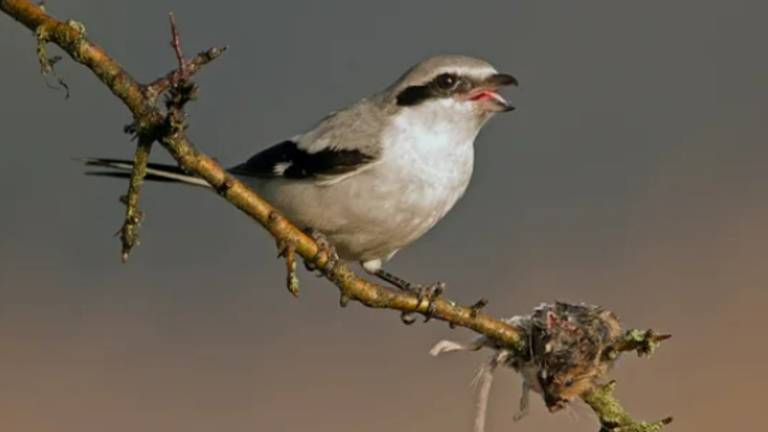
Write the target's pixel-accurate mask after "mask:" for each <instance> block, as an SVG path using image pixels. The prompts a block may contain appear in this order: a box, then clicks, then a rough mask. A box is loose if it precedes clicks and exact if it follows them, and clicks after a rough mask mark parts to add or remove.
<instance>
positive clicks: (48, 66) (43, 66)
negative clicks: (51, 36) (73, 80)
mask: <svg viewBox="0 0 768 432" xmlns="http://www.w3.org/2000/svg"><path fill="white" fill-rule="evenodd" d="M40 7H41V8H43V5H42V4H41V5H40ZM35 37H36V38H37V49H36V51H37V61H38V63H39V64H40V73H41V74H42V75H43V79H44V80H45V85H46V87H48V88H50V89H54V90H62V89H64V99H69V85H67V83H66V82H64V80H63V79H62V78H61V77H59V75H58V74H57V73H56V70H55V69H54V66H55V65H56V63H58V62H59V61H61V59H62V57H61V56H53V57H50V58H49V57H48V53H47V51H46V49H45V45H46V44H47V43H48V32H47V31H46V29H45V27H43V26H40V27H38V28H37V29H36V30H35ZM48 75H53V77H54V78H56V82H58V83H59V86H60V87H56V86H55V85H52V84H51V83H50V82H49V81H48Z"/></svg>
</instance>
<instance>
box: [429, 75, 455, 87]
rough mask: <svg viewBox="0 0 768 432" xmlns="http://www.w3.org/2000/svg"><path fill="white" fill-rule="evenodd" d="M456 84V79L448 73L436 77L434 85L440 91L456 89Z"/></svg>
mask: <svg viewBox="0 0 768 432" xmlns="http://www.w3.org/2000/svg"><path fill="white" fill-rule="evenodd" d="M458 82H459V80H458V79H457V78H456V76H455V75H453V74H449V73H444V74H440V75H438V76H437V78H435V84H436V85H437V87H439V88H440V89H441V90H451V89H452V88H454V87H456V83H458Z"/></svg>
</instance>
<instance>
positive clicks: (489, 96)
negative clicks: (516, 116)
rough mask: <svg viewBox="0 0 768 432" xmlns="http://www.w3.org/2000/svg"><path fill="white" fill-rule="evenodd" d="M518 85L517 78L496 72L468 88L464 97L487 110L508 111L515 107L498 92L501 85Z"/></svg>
mask: <svg viewBox="0 0 768 432" xmlns="http://www.w3.org/2000/svg"><path fill="white" fill-rule="evenodd" d="M508 86H515V87H517V86H518V82H517V79H516V78H515V77H513V76H512V75H508V74H503V73H497V74H494V75H491V76H490V77H488V78H486V79H485V80H484V81H483V82H482V83H480V85H479V86H478V87H477V88H475V89H472V90H470V91H469V92H468V93H467V94H466V98H467V99H468V100H471V101H475V102H477V103H478V104H479V106H480V107H481V108H482V109H484V110H486V111H489V112H509V111H512V110H513V109H515V107H513V106H511V105H510V104H509V103H508V102H507V100H506V99H504V98H503V97H502V96H501V95H500V94H499V92H498V90H499V88H501V87H508Z"/></svg>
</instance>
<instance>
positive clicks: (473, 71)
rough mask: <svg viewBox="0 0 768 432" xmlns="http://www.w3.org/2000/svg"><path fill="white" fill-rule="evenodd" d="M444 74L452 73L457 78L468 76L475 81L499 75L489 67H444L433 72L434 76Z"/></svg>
mask: <svg viewBox="0 0 768 432" xmlns="http://www.w3.org/2000/svg"><path fill="white" fill-rule="evenodd" d="M444 73H452V74H456V75H459V76H468V77H472V78H476V79H484V78H488V77H489V76H491V75H494V74H497V73H499V71H497V70H496V69H494V68H493V67H491V66H487V67H481V68H477V67H466V66H458V67H457V66H445V67H441V68H439V69H437V70H436V71H435V76H437V75H440V74H444Z"/></svg>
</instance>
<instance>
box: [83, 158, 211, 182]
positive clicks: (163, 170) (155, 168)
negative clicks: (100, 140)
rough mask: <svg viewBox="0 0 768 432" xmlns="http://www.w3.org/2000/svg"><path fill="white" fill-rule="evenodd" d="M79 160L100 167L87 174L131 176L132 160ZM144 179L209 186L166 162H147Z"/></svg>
mask: <svg viewBox="0 0 768 432" xmlns="http://www.w3.org/2000/svg"><path fill="white" fill-rule="evenodd" d="M81 160H82V162H83V163H85V165H86V166H88V167H98V168H101V169H98V170H93V171H86V174H87V175H93V176H102V177H118V178H128V177H130V176H131V170H132V169H133V161H130V160H125V159H102V158H85V159H81ZM144 179H145V180H150V181H164V182H172V183H185V184H189V185H193V186H202V187H210V185H209V184H208V182H206V181H205V180H203V179H201V178H199V177H195V176H192V175H189V174H186V173H185V172H184V171H183V170H182V169H181V168H179V167H178V166H174V165H167V164H158V163H150V164H147V175H146V177H144Z"/></svg>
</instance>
